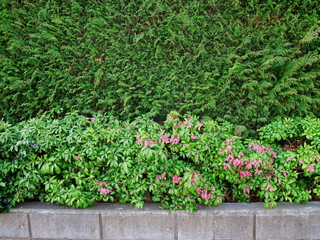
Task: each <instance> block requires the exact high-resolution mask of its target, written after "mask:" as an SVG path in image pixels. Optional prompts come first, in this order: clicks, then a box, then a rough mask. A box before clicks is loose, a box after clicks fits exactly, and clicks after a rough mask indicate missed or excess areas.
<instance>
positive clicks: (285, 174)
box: [279, 170, 287, 177]
mask: <svg viewBox="0 0 320 240" xmlns="http://www.w3.org/2000/svg"><path fill="white" fill-rule="evenodd" d="M279 171H280V172H282V174H283V176H285V177H286V176H287V172H286V171H284V170H279Z"/></svg>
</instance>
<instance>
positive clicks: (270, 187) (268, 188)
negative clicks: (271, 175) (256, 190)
mask: <svg viewBox="0 0 320 240" xmlns="http://www.w3.org/2000/svg"><path fill="white" fill-rule="evenodd" d="M266 191H269V192H272V191H273V188H272V186H271V185H270V184H268V185H267V187H266Z"/></svg>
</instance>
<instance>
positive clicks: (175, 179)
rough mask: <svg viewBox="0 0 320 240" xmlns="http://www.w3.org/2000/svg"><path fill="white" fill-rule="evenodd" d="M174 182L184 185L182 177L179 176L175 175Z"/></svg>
mask: <svg viewBox="0 0 320 240" xmlns="http://www.w3.org/2000/svg"><path fill="white" fill-rule="evenodd" d="M172 182H173V183H174V184H179V183H182V181H181V177H179V176H178V175H174V176H173V177H172Z"/></svg>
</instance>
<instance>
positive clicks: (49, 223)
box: [30, 211, 100, 239]
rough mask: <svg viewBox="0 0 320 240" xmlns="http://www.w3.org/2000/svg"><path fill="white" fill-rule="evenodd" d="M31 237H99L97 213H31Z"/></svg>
mask: <svg viewBox="0 0 320 240" xmlns="http://www.w3.org/2000/svg"><path fill="white" fill-rule="evenodd" d="M30 222H31V229H32V237H33V238H41V239H43V238H57V239H58V238H60V239H66V238H71V239H100V225H99V215H98V214H70V213H61V212H60V213H59V211H56V212H55V213H39V214H37V213H32V214H30Z"/></svg>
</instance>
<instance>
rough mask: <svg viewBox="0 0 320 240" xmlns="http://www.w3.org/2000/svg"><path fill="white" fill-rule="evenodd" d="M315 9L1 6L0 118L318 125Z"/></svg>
mask: <svg viewBox="0 0 320 240" xmlns="http://www.w3.org/2000/svg"><path fill="white" fill-rule="evenodd" d="M319 13H320V3H319V2H318V1H312V0H300V1H298V0H268V1H265V0H263V1H259V0H251V1H239V0H221V1H220V0H216V1H215V0H210V1H199V0H197V1H195V0H184V1H174V0H164V1H158V0H146V1H138V0H134V1H128V0H118V1H111V0H110V1H109V0H100V1H98V0H88V1H81V0H68V1H52V0H49V1H47V0H46V1H42V0H38V1H33V0H25V1H10V0H8V1H1V3H0V42H1V44H0V54H1V55H0V89H1V92H0V118H3V119H4V120H5V121H8V122H18V121H21V120H26V119H29V118H31V117H35V116H37V115H39V114H43V113H44V112H48V111H49V112H51V113H52V114H54V115H55V116H63V115H64V114H65V113H66V112H70V111H73V110H77V111H79V112H80V113H82V114H87V115H90V114H92V113H93V112H96V111H102V112H112V113H113V114H115V115H116V116H118V117H120V118H133V117H136V116H138V115H140V114H145V113H148V114H149V115H150V117H152V118H154V119H155V120H160V121H161V120H163V119H164V117H165V116H166V115H167V114H168V113H169V112H170V111H171V110H178V111H179V112H180V113H181V114H185V113H192V114H196V115H198V116H209V117H212V118H215V119H218V120H221V119H224V120H227V121H230V122H233V123H236V124H243V125H246V126H248V127H257V126H259V125H261V124H265V123H267V122H269V120H270V119H271V118H273V117H275V116H305V115H314V116H319V110H320V109H319V108H320V91H319V90H320V83H319V69H320V65H319V50H320V39H319V34H320V27H319V23H320V22H319Z"/></svg>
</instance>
